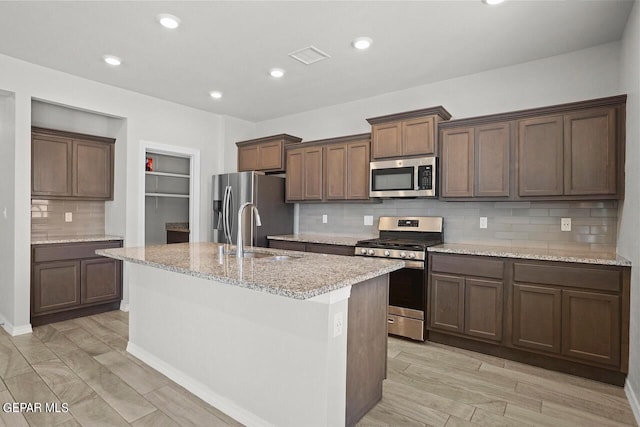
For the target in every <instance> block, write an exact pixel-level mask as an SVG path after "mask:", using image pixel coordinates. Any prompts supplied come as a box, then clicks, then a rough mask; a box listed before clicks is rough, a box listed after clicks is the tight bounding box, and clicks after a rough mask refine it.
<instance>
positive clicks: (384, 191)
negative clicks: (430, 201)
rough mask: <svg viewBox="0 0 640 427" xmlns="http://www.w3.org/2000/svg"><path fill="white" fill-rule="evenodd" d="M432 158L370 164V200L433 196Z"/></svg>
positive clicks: (433, 169) (436, 177) (433, 163)
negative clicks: (376, 198)
mask: <svg viewBox="0 0 640 427" xmlns="http://www.w3.org/2000/svg"><path fill="white" fill-rule="evenodd" d="M436 165H437V162H436V158H435V157H421V158H417V159H398V160H383V161H379V162H371V163H370V168H369V169H370V177H369V178H370V180H369V197H436V195H437V193H436V188H437V187H438V174H437V171H436Z"/></svg>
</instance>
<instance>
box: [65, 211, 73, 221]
mask: <svg viewBox="0 0 640 427" xmlns="http://www.w3.org/2000/svg"><path fill="white" fill-rule="evenodd" d="M64 222H73V212H65V213H64Z"/></svg>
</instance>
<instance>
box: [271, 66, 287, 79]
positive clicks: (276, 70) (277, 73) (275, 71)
mask: <svg viewBox="0 0 640 427" xmlns="http://www.w3.org/2000/svg"><path fill="white" fill-rule="evenodd" d="M269 74H270V75H271V77H273V78H276V79H279V78H281V77H282V76H284V70H283V69H281V68H273V69H272V70H271V71H269Z"/></svg>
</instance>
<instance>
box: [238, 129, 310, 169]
mask: <svg viewBox="0 0 640 427" xmlns="http://www.w3.org/2000/svg"><path fill="white" fill-rule="evenodd" d="M300 141H302V139H301V138H298V137H295V136H291V135H287V134H281V135H273V136H267V137H264V138H257V139H250V140H247V141H239V142H236V146H237V147H238V172H243V171H264V172H283V171H284V170H285V169H286V162H285V148H286V147H287V146H288V145H290V144H297V143H299V142H300Z"/></svg>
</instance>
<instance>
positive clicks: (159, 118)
mask: <svg viewBox="0 0 640 427" xmlns="http://www.w3.org/2000/svg"><path fill="white" fill-rule="evenodd" d="M0 70H2V76H1V78H0V90H4V91H7V92H13V93H15V121H14V124H15V138H14V141H15V142H14V147H15V173H14V174H13V177H15V185H14V187H13V189H14V192H15V197H14V198H13V200H8V201H7V206H8V209H9V211H10V217H9V218H10V219H12V220H13V221H10V222H12V223H11V224H10V225H11V226H12V227H13V230H14V232H15V245H14V251H13V252H14V254H15V259H14V263H13V266H11V265H8V266H7V267H9V268H8V269H6V270H4V271H3V277H10V274H11V273H7V272H11V271H12V272H13V274H14V278H13V280H12V282H13V283H9V284H7V285H6V286H5V287H6V288H7V289H9V288H11V287H12V286H13V292H14V296H13V298H12V297H11V293H10V292H6V293H5V289H4V288H2V287H0V291H1V292H2V295H0V299H4V298H5V297H7V298H9V299H10V300H13V301H14V304H15V311H14V312H13V313H12V312H11V311H10V310H6V309H4V308H3V306H2V305H0V309H2V310H3V311H2V312H0V316H3V317H4V318H5V319H6V320H7V321H8V323H11V324H12V325H14V326H16V327H17V328H18V329H19V328H21V327H28V325H29V281H30V265H29V263H30V260H29V258H30V257H29V245H30V218H29V206H30V198H31V194H30V193H31V191H30V182H31V178H30V159H31V144H30V139H31V138H30V127H31V102H32V99H38V100H43V101H45V102H48V103H53V104H59V105H63V106H70V107H73V108H76V109H80V110H85V111H91V112H95V113H98V114H102V115H107V116H112V117H118V118H122V119H125V120H126V125H125V124H124V123H125V122H123V123H122V124H120V125H119V126H118V124H111V125H110V131H112V132H115V133H116V134H117V135H118V138H119V140H118V141H117V142H116V144H120V145H119V146H117V147H116V170H115V186H116V188H115V193H116V196H115V197H116V200H114V202H108V203H107V209H106V215H107V216H109V215H111V217H110V218H109V219H108V220H107V221H108V222H107V224H106V226H107V232H110V233H116V234H124V237H125V244H126V245H128V246H134V245H136V244H138V243H139V242H138V241H137V238H138V237H137V236H138V234H137V230H139V227H140V224H139V215H138V212H137V210H138V206H139V203H138V200H139V198H140V197H143V193H142V191H141V189H140V188H138V187H139V185H138V183H137V180H136V177H137V173H138V171H139V168H141V167H143V164H144V163H143V161H144V159H141V158H139V157H140V153H139V151H140V150H139V142H140V141H141V140H145V141H153V142H158V143H161V144H167V145H173V146H182V147H189V148H192V149H198V150H200V155H201V159H202V164H201V176H200V179H201V191H200V200H201V215H200V221H199V223H200V235H199V236H196V238H197V239H199V240H207V239H208V238H209V226H208V224H210V222H211V218H210V215H211V214H210V209H209V206H210V205H211V175H213V174H215V173H218V172H219V169H218V167H219V166H218V160H217V159H218V157H219V154H223V146H222V143H221V141H222V139H221V138H220V135H221V127H222V118H221V117H220V116H218V115H215V114H211V113H207V112H204V111H200V110H196V109H193V108H189V107H185V106H182V105H178V104H174V103H171V102H167V101H163V100H159V99H156V98H152V97H149V96H145V95H141V94H138V93H135V92H131V91H127V90H123V89H118V88H115V87H112V86H107V85H104V84H101V83H96V82H92V81H89V80H85V79H82V78H79V77H76V76H72V75H70V74H66V73H62V72H58V71H55V70H52V69H48V68H44V67H40V66H37V65H33V64H30V63H27V62H24V61H20V60H17V59H14V58H11V57H8V56H4V55H0ZM8 179H9V180H10V179H11V178H8ZM2 197H4V196H2ZM3 263H6V261H3ZM11 267H12V268H11ZM125 280H126V278H125ZM126 296H127V288H126V282H125V303H126V298H127V297H126ZM4 310H6V311H4Z"/></svg>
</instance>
